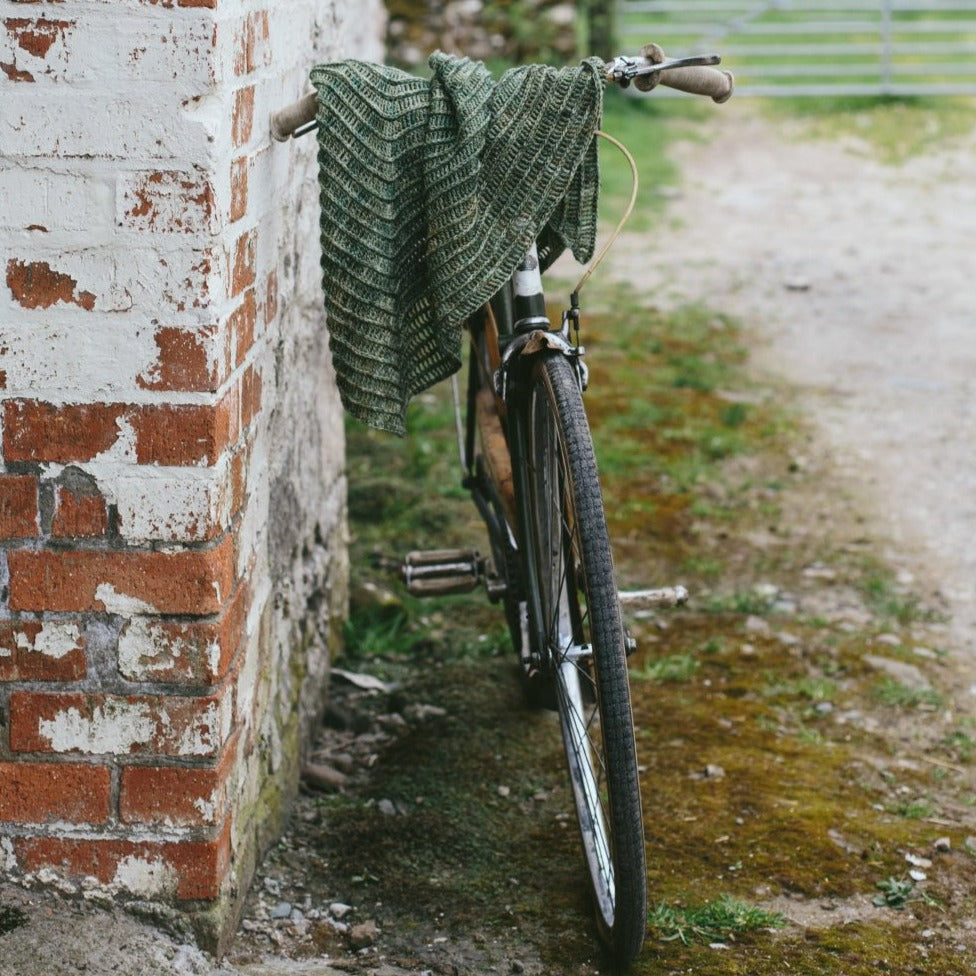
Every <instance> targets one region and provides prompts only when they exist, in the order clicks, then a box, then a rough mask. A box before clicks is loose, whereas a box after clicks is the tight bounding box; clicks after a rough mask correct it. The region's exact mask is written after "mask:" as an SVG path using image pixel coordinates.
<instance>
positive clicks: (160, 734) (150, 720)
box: [10, 688, 229, 758]
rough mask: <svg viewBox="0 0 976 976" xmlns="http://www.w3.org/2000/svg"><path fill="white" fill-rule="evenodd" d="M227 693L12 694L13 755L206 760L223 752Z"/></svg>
mask: <svg viewBox="0 0 976 976" xmlns="http://www.w3.org/2000/svg"><path fill="white" fill-rule="evenodd" d="M226 693H227V689H226V688H225V689H224V690H223V691H222V692H221V694H218V695H210V696H207V697H205V698H190V697H180V696H175V695H167V696H162V695H98V694H90V695H89V694H82V693H81V692H44V691H15V692H13V693H12V694H11V696H10V748H11V750H12V751H13V752H42V753H46V752H53V753H58V754H78V753H82V754H86V755H101V754H106V755H151V756H194V757H200V758H204V757H210V756H216V755H218V754H219V753H220V751H221V748H222V746H223V744H224V743H223V739H222V736H223V733H224V729H223V728H222V727H221V726H222V725H223V724H224V723H225V721H226V718H225V712H226V710H227V708H228V707H229V704H224V703H222V698H223V696H224V695H225V694H226Z"/></svg>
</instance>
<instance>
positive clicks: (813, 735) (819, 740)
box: [796, 725, 826, 746]
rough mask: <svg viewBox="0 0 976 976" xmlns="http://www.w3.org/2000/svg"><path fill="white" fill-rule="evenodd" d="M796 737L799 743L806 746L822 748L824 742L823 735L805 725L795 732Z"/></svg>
mask: <svg viewBox="0 0 976 976" xmlns="http://www.w3.org/2000/svg"><path fill="white" fill-rule="evenodd" d="M796 737H797V739H799V740H800V742H802V743H803V744H804V745H808V746H822V745H823V744H824V742H825V741H826V740H825V739H824V737H823V733H822V732H821V731H820V730H819V729H811V728H810V727H809V726H807V725H802V726H800V728H799V729H798V730H797V733H796Z"/></svg>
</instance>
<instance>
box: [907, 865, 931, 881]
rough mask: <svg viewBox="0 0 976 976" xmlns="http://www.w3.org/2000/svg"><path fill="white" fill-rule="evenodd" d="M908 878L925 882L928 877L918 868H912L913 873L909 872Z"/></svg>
mask: <svg viewBox="0 0 976 976" xmlns="http://www.w3.org/2000/svg"><path fill="white" fill-rule="evenodd" d="M908 877H910V878H911V879H912V881H925V879H926V878H927V877H928V875H927V874H926V873H925V872H924V871H920V870H919V869H918V868H912V869H911V871H909V872H908Z"/></svg>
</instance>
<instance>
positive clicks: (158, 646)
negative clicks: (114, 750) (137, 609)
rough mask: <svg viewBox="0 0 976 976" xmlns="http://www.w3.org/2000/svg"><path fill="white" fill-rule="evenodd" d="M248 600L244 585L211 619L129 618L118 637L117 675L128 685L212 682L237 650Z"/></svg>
mask: <svg viewBox="0 0 976 976" xmlns="http://www.w3.org/2000/svg"><path fill="white" fill-rule="evenodd" d="M250 598H251V597H250V591H249V589H248V587H247V585H246V583H243V582H242V583H241V584H240V585H239V586H238V587H237V590H236V591H235V593H234V596H233V598H232V600H231V602H230V603H229V604H228V606H227V607H226V608H225V609H224V612H223V613H222V614H221V615H220V616H219V617H217V618H216V619H214V620H210V621H206V622H203V621H173V620H159V619H154V618H146V617H140V618H136V619H130V620H128V621H127V622H126V623H125V624H123V627H122V632H121V634H120V635H119V671H120V673H121V674H122V676H123V677H124V678H128V679H129V680H130V681H142V682H149V681H158V682H160V683H165V684H192V685H214V684H216V683H217V682H218V681H221V680H222V679H223V678H224V677H225V675H226V674H227V672H228V671H229V669H230V666H231V662H232V661H233V660H234V657H235V655H236V653H237V650H238V647H239V646H240V643H241V638H242V637H243V635H244V627H245V623H246V619H247V612H248V609H249V607H250Z"/></svg>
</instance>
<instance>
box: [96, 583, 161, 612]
mask: <svg viewBox="0 0 976 976" xmlns="http://www.w3.org/2000/svg"><path fill="white" fill-rule="evenodd" d="M95 599H96V600H99V601H100V602H101V603H102V604H103V606H104V607H105V612H106V613H116V614H118V615H119V616H123V617H129V616H134V615H136V614H147V613H159V611H158V610H157V609H156V608H155V607H154V606H153V605H152V604H151V603H146V601H145V600H140V599H139V598H138V597H134V596H128V595H126V594H125V593H119V591H118V590H116V589H115V587H114V586H112V584H111V583H99V584H98V588H97V589H96V590H95Z"/></svg>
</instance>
